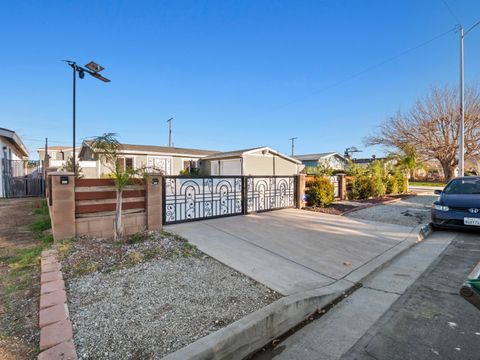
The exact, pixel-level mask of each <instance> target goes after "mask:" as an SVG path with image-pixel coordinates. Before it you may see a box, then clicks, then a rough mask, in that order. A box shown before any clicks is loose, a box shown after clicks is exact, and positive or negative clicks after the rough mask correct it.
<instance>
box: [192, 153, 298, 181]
mask: <svg viewBox="0 0 480 360" xmlns="http://www.w3.org/2000/svg"><path fill="white" fill-rule="evenodd" d="M199 168H200V174H201V175H212V176H215V175H225V176H228V175H250V176H255V175H258V176H263V175H265V176H272V175H274V176H275V175H276V176H288V175H296V174H299V173H300V171H301V170H302V169H303V165H302V163H301V162H300V161H299V160H297V159H294V158H292V157H290V156H287V155H284V154H282V153H280V152H278V151H275V150H273V149H270V148H268V147H266V146H263V147H257V148H253V149H244V150H236V151H228V152H217V153H215V154H211V155H208V156H205V157H204V158H202V159H200V161H199Z"/></svg>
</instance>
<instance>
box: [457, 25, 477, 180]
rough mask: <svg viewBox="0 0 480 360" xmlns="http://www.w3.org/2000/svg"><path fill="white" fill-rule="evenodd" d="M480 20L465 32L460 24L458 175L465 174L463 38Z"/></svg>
mask: <svg viewBox="0 0 480 360" xmlns="http://www.w3.org/2000/svg"><path fill="white" fill-rule="evenodd" d="M478 25H480V21H478V22H477V23H475V24H474V25H472V26H471V27H470V28H469V29H468V30H467V31H465V33H464V32H463V25H460V142H459V144H458V175H459V176H463V175H465V99H464V97H465V85H464V81H463V80H464V72H463V39H464V38H465V36H467V34H468V33H469V32H470V31H472V30H473V28H475V27H476V26H478Z"/></svg>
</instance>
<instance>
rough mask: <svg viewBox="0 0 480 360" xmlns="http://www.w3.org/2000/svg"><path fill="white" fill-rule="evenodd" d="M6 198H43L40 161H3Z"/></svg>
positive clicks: (4, 194)
mask: <svg viewBox="0 0 480 360" xmlns="http://www.w3.org/2000/svg"><path fill="white" fill-rule="evenodd" d="M1 167H2V169H1V171H2V187H3V194H1V195H3V196H4V197H7V198H11V197H27V196H41V195H43V193H44V180H43V172H42V168H41V167H40V162H39V161H28V160H8V159H3V160H2V166H1Z"/></svg>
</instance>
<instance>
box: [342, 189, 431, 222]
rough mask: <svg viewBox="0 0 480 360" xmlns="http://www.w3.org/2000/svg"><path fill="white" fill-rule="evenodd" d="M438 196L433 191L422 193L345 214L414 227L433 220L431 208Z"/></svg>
mask: <svg viewBox="0 0 480 360" xmlns="http://www.w3.org/2000/svg"><path fill="white" fill-rule="evenodd" d="M437 198H438V196H437V195H433V194H431V193H421V194H419V195H417V196H411V197H408V198H406V199H402V200H400V201H397V202H395V203H392V204H386V205H377V206H372V207H369V208H366V209H362V210H358V211H354V212H351V213H349V214H347V215H345V216H348V217H352V218H357V219H364V220H371V221H378V222H383V223H390V224H398V225H405V226H411V227H414V226H417V225H419V224H428V223H429V222H430V221H431V218H430V208H431V206H432V203H433V202H434V201H435V200H436V199H437Z"/></svg>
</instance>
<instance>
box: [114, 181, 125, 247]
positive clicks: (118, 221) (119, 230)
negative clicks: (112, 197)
mask: <svg viewBox="0 0 480 360" xmlns="http://www.w3.org/2000/svg"><path fill="white" fill-rule="evenodd" d="M122 194H123V191H119V190H117V206H116V209H115V221H114V227H115V229H114V230H115V231H114V237H113V238H114V239H115V240H120V239H121V238H123V225H122Z"/></svg>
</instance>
